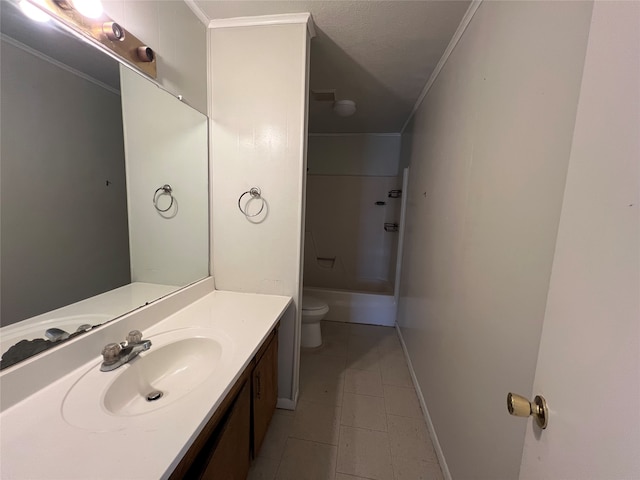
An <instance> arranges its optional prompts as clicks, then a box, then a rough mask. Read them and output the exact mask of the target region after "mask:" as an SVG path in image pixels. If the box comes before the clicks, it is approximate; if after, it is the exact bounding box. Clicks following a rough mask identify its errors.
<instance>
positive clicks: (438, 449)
mask: <svg viewBox="0 0 640 480" xmlns="http://www.w3.org/2000/svg"><path fill="white" fill-rule="evenodd" d="M396 332H397V333H398V338H399V339H400V343H401V344H402V350H403V351H404V358H405V360H406V361H407V365H408V367H409V372H410V373H411V380H412V381H413V386H414V387H415V389H416V393H417V394H418V400H419V401H420V406H421V407H422V412H423V414H424V420H425V422H427V429H428V430H429V436H430V437H431V442H432V443H433V448H434V449H435V451H436V455H437V457H438V462H440V469H441V470H442V475H443V476H444V479H445V480H453V479H452V477H451V472H450V471H449V466H448V465H447V461H446V460H445V458H444V452H443V451H442V447H441V446H440V442H439V441H438V435H436V430H435V428H434V427H433V422H432V421H431V415H429V409H428V408H427V404H426V402H425V401H424V395H422V390H421V388H420V385H419V384H418V378H417V377H416V372H415V370H414V369H413V364H412V363H411V358H410V357H409V352H408V350H407V345H406V344H405V343H404V338H402V332H401V331H400V326H399V325H398V324H397V323H396Z"/></svg>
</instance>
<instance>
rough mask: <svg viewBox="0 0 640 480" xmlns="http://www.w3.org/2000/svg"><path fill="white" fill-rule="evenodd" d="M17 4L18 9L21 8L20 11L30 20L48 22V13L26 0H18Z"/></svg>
mask: <svg viewBox="0 0 640 480" xmlns="http://www.w3.org/2000/svg"><path fill="white" fill-rule="evenodd" d="M35 1H36V2H37V3H41V2H39V1H38V0H35ZM18 5H20V10H22V13H24V14H25V15H26V16H27V17H29V18H30V19H31V20H34V21H36V22H42V23H44V22H48V21H49V19H50V17H49V15H47V14H46V13H45V12H43V11H42V10H40V9H39V8H38V7H36V6H35V5H34V4H32V3H31V2H29V1H27V0H20V3H19V4H18Z"/></svg>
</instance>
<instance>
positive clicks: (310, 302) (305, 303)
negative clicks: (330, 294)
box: [302, 295, 329, 312]
mask: <svg viewBox="0 0 640 480" xmlns="http://www.w3.org/2000/svg"><path fill="white" fill-rule="evenodd" d="M328 307H329V306H328V305H327V302H323V301H322V300H320V299H318V298H315V297H308V296H306V295H303V296H302V310H303V311H304V310H307V311H310V312H311V311H316V310H324V309H325V308H328Z"/></svg>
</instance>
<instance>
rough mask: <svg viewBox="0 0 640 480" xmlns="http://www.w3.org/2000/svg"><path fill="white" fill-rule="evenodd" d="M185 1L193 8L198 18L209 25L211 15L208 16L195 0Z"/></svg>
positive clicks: (205, 24)
mask: <svg viewBox="0 0 640 480" xmlns="http://www.w3.org/2000/svg"><path fill="white" fill-rule="evenodd" d="M184 3H186V4H187V7H189V8H190V9H191V11H192V12H193V14H194V15H195V16H196V17H198V20H200V21H201V22H202V24H203V25H204V26H205V27H206V26H207V25H209V22H210V21H211V20H210V19H209V17H207V15H206V14H205V13H204V11H203V10H202V9H201V8H200V6H199V5H198V4H197V3H196V2H195V0H184Z"/></svg>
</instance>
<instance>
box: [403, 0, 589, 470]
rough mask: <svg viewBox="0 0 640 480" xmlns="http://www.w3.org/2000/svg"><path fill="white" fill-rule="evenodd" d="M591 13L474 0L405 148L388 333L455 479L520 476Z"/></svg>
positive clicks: (583, 5)
mask: <svg viewBox="0 0 640 480" xmlns="http://www.w3.org/2000/svg"><path fill="white" fill-rule="evenodd" d="M591 8H592V4H591V3H590V2H483V3H482V4H481V5H480V7H479V8H478V11H477V12H476V14H475V16H474V18H473V19H472V20H471V23H470V24H469V26H468V27H467V30H466V31H465V33H464V35H463V36H462V38H461V40H460V42H459V43H458V44H457V46H456V47H455V49H454V50H453V53H452V55H451V56H450V57H449V58H448V60H447V62H446V64H445V66H444V68H443V69H442V71H441V72H440V75H439V76H438V78H437V79H436V81H435V82H434V83H433V86H432V88H431V89H430V90H429V92H428V94H427V96H426V97H425V99H424V101H423V103H422V105H421V106H420V107H419V109H418V111H417V112H416V115H415V117H414V118H413V121H412V123H411V124H410V126H409V127H408V129H407V131H406V132H405V135H404V138H403V140H404V141H403V151H404V154H406V155H408V156H409V158H410V164H411V170H410V172H411V177H410V180H409V189H408V190H409V192H408V197H407V216H406V237H405V246H404V259H403V270H402V278H401V281H400V284H401V291H400V305H399V317H398V323H399V325H400V330H401V332H402V335H403V338H404V339H405V341H406V345H407V349H408V352H409V356H410V360H411V363H412V365H413V368H414V370H415V373H416V377H417V380H418V383H419V387H420V390H421V392H422V395H423V397H424V400H425V403H426V406H427V408H428V411H429V414H430V417H431V420H432V423H433V426H434V430H435V433H436V435H437V439H438V441H439V444H440V446H441V448H442V451H443V452H444V457H445V459H446V463H447V465H448V466H449V471H450V473H451V475H452V477H453V478H455V479H472V478H473V479H514V478H517V477H518V472H519V468H520V460H521V456H522V449H523V443H524V433H525V427H526V425H527V422H525V421H523V420H517V419H514V418H511V417H510V416H509V415H508V414H507V411H506V402H505V399H506V395H507V393H508V392H509V391H512V392H516V393H519V394H522V395H525V396H527V397H529V398H531V394H532V391H531V390H532V384H533V377H534V373H535V367H536V358H537V355H538V347H539V342H540V335H541V330H542V323H543V319H544V313H545V306H546V299H547V292H548V288H549V278H550V275H551V266H552V262H553V253H554V249H555V242H556V235H557V231H558V222H559V218H560V209H561V206H562V198H563V192H564V187H565V178H566V174H567V166H568V162H569V154H570V149H571V142H572V135H573V128H574V124H575V118H576V110H577V103H578V95H579V92H580V83H581V78H582V69H583V65H584V58H585V51H586V45H587V38H588V32H589V22H590V16H591ZM536 393H537V392H536Z"/></svg>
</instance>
